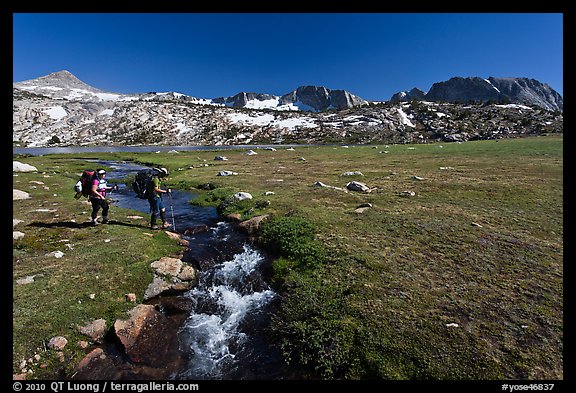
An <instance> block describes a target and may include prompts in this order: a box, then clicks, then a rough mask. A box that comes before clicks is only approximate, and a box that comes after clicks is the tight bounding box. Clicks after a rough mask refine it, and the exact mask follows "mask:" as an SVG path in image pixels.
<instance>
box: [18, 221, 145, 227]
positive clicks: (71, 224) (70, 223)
mask: <svg viewBox="0 0 576 393" xmlns="http://www.w3.org/2000/svg"><path fill="white" fill-rule="evenodd" d="M100 225H122V226H125V227H135V228H145V229H148V226H147V225H140V224H130V223H127V222H121V221H116V220H110V221H108V223H106V224H99V225H98V226H100ZM27 226H30V227H39V228H75V229H79V228H93V227H94V225H92V222H91V221H86V222H81V223H78V222H74V221H58V222H50V223H48V222H41V221H34V222H31V223H30V224H28V225H27Z"/></svg>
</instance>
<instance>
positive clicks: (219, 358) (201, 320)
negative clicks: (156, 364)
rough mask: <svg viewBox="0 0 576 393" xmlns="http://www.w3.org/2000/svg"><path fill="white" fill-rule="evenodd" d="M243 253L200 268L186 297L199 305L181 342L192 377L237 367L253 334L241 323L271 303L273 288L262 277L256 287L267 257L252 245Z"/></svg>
mask: <svg viewBox="0 0 576 393" xmlns="http://www.w3.org/2000/svg"><path fill="white" fill-rule="evenodd" d="M243 250H244V251H243V252H241V253H239V254H236V255H234V257H233V258H232V259H231V260H229V261H226V262H224V263H221V264H219V265H216V266H214V267H213V268H212V269H209V270H207V271H203V272H201V275H200V280H199V284H198V286H197V287H196V288H194V289H193V290H191V291H190V292H188V294H187V296H189V297H190V298H191V299H193V300H194V302H195V303H196V308H195V309H196V310H197V311H194V312H192V313H191V314H190V315H189V317H188V319H187V321H186V323H185V325H184V327H183V328H182V332H181V341H182V344H183V345H184V346H185V347H186V348H187V349H188V350H187V352H189V353H191V354H192V358H191V360H190V362H189V368H188V370H187V371H186V372H185V376H186V377H187V378H192V379H214V378H220V377H221V376H222V369H223V367H225V366H228V367H232V366H233V363H234V361H235V358H236V355H237V353H238V352H239V351H241V350H242V348H243V346H244V344H246V342H247V341H248V340H249V337H248V335H247V334H246V333H244V332H243V331H242V329H241V323H242V321H243V320H244V318H245V317H246V315H248V314H249V313H256V312H258V311H259V309H261V308H262V307H264V306H265V305H266V304H268V303H269V302H270V300H272V299H273V297H274V291H272V290H271V289H270V288H268V287H267V286H264V287H262V283H261V281H258V280H256V281H258V283H257V284H258V285H256V287H259V288H254V287H255V285H254V281H255V280H254V277H253V276H254V275H256V274H257V268H258V265H259V264H260V262H262V261H263V257H262V255H261V254H260V253H259V252H258V251H257V250H254V249H252V248H251V247H250V246H249V245H246V244H245V245H244V246H243Z"/></svg>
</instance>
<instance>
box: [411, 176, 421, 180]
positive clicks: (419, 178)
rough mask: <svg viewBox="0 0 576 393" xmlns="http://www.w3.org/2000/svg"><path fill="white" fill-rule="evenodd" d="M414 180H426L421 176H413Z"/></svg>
mask: <svg viewBox="0 0 576 393" xmlns="http://www.w3.org/2000/svg"><path fill="white" fill-rule="evenodd" d="M412 179H413V180H424V178H423V177H420V176H412Z"/></svg>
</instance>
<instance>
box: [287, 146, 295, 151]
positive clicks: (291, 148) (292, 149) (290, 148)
mask: <svg viewBox="0 0 576 393" xmlns="http://www.w3.org/2000/svg"><path fill="white" fill-rule="evenodd" d="M286 150H290V151H294V150H295V149H294V148H293V147H289V148H288V149H286Z"/></svg>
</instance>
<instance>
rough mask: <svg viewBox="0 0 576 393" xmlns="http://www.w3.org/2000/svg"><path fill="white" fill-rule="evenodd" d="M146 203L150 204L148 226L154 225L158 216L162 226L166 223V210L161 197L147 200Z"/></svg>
mask: <svg viewBox="0 0 576 393" xmlns="http://www.w3.org/2000/svg"><path fill="white" fill-rule="evenodd" d="M148 203H149V204H150V212H151V213H152V214H151V215H150V225H156V218H157V217H158V214H159V215H160V219H161V220H162V223H163V224H164V223H165V222H166V208H165V207H164V203H163V201H162V197H160V196H158V195H157V196H155V197H152V198H149V199H148Z"/></svg>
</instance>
